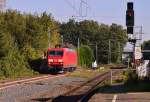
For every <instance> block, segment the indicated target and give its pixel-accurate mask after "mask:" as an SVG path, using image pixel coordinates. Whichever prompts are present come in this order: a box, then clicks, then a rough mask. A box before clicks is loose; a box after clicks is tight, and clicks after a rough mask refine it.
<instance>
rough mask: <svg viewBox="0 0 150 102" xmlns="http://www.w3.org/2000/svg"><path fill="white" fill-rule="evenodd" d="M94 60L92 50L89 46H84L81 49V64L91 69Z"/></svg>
mask: <svg viewBox="0 0 150 102" xmlns="http://www.w3.org/2000/svg"><path fill="white" fill-rule="evenodd" d="M93 59H94V55H93V51H92V49H91V48H90V47H89V46H85V45H82V46H81V47H80V49H79V64H80V65H81V66H83V67H90V66H91V65H92V61H93Z"/></svg>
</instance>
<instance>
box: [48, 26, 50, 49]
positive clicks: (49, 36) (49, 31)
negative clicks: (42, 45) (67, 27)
mask: <svg viewBox="0 0 150 102" xmlns="http://www.w3.org/2000/svg"><path fill="white" fill-rule="evenodd" d="M50 36H51V32H50V28H48V48H50Z"/></svg>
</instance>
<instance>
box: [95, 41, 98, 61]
mask: <svg viewBox="0 0 150 102" xmlns="http://www.w3.org/2000/svg"><path fill="white" fill-rule="evenodd" d="M95 48H96V63H98V54H97V49H98V48H97V43H96V45H95Z"/></svg>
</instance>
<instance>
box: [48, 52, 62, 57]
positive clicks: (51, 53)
mask: <svg viewBox="0 0 150 102" xmlns="http://www.w3.org/2000/svg"><path fill="white" fill-rule="evenodd" d="M49 55H50V56H63V51H49Z"/></svg>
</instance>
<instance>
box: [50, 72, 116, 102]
mask: <svg viewBox="0 0 150 102" xmlns="http://www.w3.org/2000/svg"><path fill="white" fill-rule="evenodd" d="M116 72H117V71H114V72H113V73H116ZM106 79H110V72H105V73H103V74H100V75H98V76H96V77H94V78H92V79H90V80H88V81H86V82H85V83H82V84H81V85H79V86H77V87H75V88H73V89H71V90H69V91H68V92H66V93H64V94H62V95H60V96H57V97H54V98H52V99H51V100H49V101H48V102H84V101H85V100H86V98H87V96H88V95H89V94H90V93H91V92H92V91H93V90H94V89H95V88H96V86H98V85H99V84H101V83H103V82H104V81H105V80H106Z"/></svg>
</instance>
